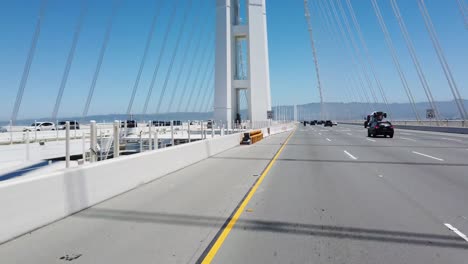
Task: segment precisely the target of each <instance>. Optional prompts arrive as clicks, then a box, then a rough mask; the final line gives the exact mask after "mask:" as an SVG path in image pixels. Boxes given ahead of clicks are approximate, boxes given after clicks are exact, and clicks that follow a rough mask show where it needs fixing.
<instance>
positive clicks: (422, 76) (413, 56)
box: [390, 0, 440, 124]
mask: <svg viewBox="0 0 468 264" xmlns="http://www.w3.org/2000/svg"><path fill="white" fill-rule="evenodd" d="M390 3H391V5H392V9H393V13H394V15H395V18H396V19H397V21H398V24H399V25H400V30H401V32H402V35H403V38H404V40H405V42H406V46H407V48H408V51H409V53H410V56H411V59H412V61H413V64H414V67H415V68H416V72H417V73H418V77H419V80H420V82H421V85H422V87H423V89H424V93H425V94H426V97H427V100H428V102H429V104H430V106H431V108H432V109H434V114H435V119H436V122H437V124H439V120H440V112H439V110H438V107H437V105H436V103H435V100H434V97H433V96H432V91H431V88H430V87H429V83H428V82H427V79H426V75H425V74H424V71H423V70H422V67H421V63H420V62H419V58H418V56H417V55H416V49H415V47H414V44H413V41H412V40H411V37H410V35H409V32H408V29H407V28H406V24H405V21H404V20H403V16H402V15H401V12H400V8H399V7H398V3H397V2H396V0H390Z"/></svg>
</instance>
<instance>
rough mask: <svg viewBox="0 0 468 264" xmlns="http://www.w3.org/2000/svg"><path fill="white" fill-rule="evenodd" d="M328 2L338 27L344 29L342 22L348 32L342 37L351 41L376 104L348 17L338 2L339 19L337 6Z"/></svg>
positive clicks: (348, 41) (371, 85) (332, 2)
mask: <svg viewBox="0 0 468 264" xmlns="http://www.w3.org/2000/svg"><path fill="white" fill-rule="evenodd" d="M329 3H330V7H331V10H332V11H333V14H334V16H335V20H336V22H337V24H338V25H339V27H340V30H341V31H344V30H343V27H342V25H341V24H343V25H344V26H345V28H346V32H347V33H348V34H347V35H348V36H349V38H348V37H346V35H344V37H343V38H344V39H345V40H347V41H345V43H351V46H352V48H353V50H354V53H355V54H356V57H357V60H358V62H359V65H360V66H361V68H362V73H363V75H364V79H365V81H366V83H367V87H368V89H369V91H370V94H371V96H372V98H373V100H374V102H375V104H378V103H379V102H378V100H377V96H376V94H375V91H374V88H373V84H372V82H371V81H370V77H369V74H368V68H367V67H366V64H365V63H364V62H363V58H362V57H363V56H362V54H361V51H360V49H359V46H358V45H357V43H356V40H355V39H354V36H353V33H352V30H351V26H350V25H349V21H348V17H347V16H346V13H345V12H344V9H343V7H342V6H341V4H340V5H339V8H340V9H339V11H340V12H341V17H342V20H343V21H341V20H340V15H339V14H338V12H337V8H336V6H335V3H334V1H333V0H331V1H330V2H329ZM338 3H339V2H338ZM342 34H344V33H342ZM355 64H356V63H355ZM356 65H357V64H356Z"/></svg>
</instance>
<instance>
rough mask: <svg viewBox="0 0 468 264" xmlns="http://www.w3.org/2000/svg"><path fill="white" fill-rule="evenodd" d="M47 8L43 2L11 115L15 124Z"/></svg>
mask: <svg viewBox="0 0 468 264" xmlns="http://www.w3.org/2000/svg"><path fill="white" fill-rule="evenodd" d="M46 7H47V0H42V2H41V7H40V9H39V15H38V17H37V20H36V28H35V29H34V34H33V38H32V41H31V46H30V47H29V53H28V57H27V59H26V63H25V65H24V69H23V75H22V77H21V82H20V85H19V88H18V93H17V94H16V101H15V105H14V107H13V113H12V114H11V122H12V123H13V124H15V123H16V119H17V117H18V112H19V109H20V106H21V101H22V100H23V95H24V89H25V87H26V83H27V82H28V78H29V72H30V70H31V64H32V62H33V59H34V55H35V53H36V47H37V42H38V40H39V35H40V34H41V25H42V19H43V18H44V14H45V10H46Z"/></svg>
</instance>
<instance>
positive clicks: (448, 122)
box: [340, 120, 468, 128]
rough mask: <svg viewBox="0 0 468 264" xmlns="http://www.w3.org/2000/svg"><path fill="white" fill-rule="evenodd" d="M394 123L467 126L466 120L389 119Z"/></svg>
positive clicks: (352, 121) (362, 122) (359, 121)
mask: <svg viewBox="0 0 468 264" xmlns="http://www.w3.org/2000/svg"><path fill="white" fill-rule="evenodd" d="M391 122H392V124H394V125H403V126H426V127H462V128H463V127H468V121H463V120H440V121H435V120H432V121H430V120H424V121H416V120H393V121H391ZM340 123H343V124H345V123H352V124H363V125H364V120H343V121H340Z"/></svg>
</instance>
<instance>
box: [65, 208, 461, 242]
mask: <svg viewBox="0 0 468 264" xmlns="http://www.w3.org/2000/svg"><path fill="white" fill-rule="evenodd" d="M74 217H80V218H98V219H106V220H111V221H126V222H139V223H154V224H163V225H181V226H205V227H213V228H220V227H221V223H223V222H225V221H226V219H224V218H220V217H212V216H202V215H186V214H172V213H159V212H151V213H150V212H137V211H124V210H111V209H98V208H91V209H88V210H86V211H83V212H81V213H79V214H76V215H75V216H74ZM234 229H239V230H248V231H254V232H270V233H279V234H293V235H302V236H316V237H330V238H337V239H350V240H361V241H375V242H385V243H398V244H409V245H422V246H431V247H445V248H459V249H465V250H466V249H468V243H466V242H465V241H464V240H463V239H461V238H460V237H458V236H455V235H437V234H427V233H414V232H402V231H392V230H378V229H367V228H355V227H343V226H330V225H314V224H305V223H290V222H280V221H267V220H238V221H237V223H236V225H235V226H234Z"/></svg>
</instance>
